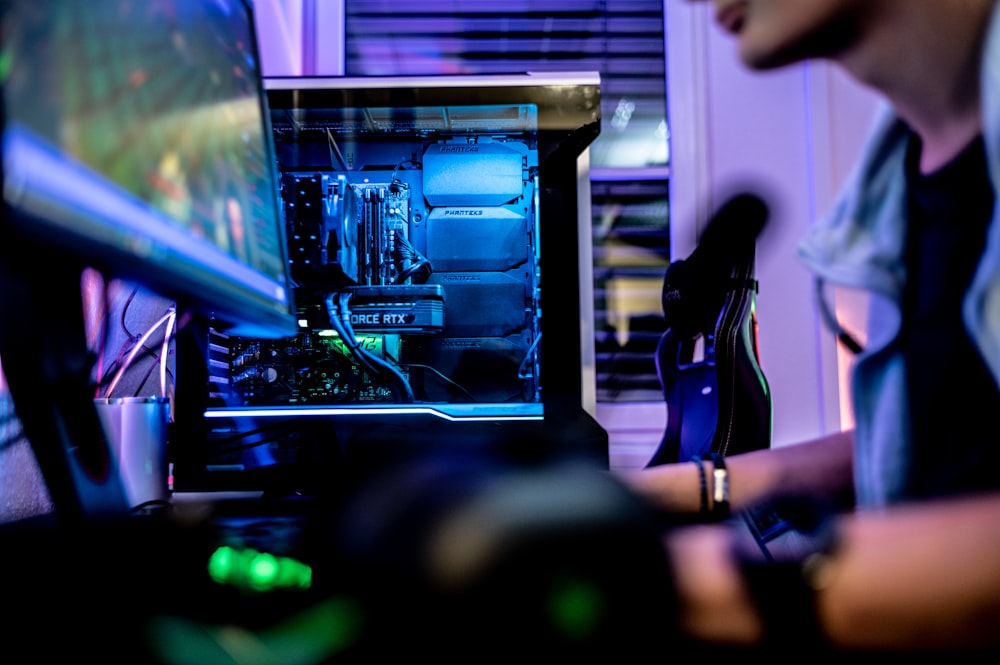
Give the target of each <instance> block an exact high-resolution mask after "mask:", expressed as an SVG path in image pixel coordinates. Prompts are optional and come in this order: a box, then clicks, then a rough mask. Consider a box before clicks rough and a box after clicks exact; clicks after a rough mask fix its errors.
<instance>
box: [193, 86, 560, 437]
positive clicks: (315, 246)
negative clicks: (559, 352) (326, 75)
mask: <svg viewBox="0 0 1000 665" xmlns="http://www.w3.org/2000/svg"><path fill="white" fill-rule="evenodd" d="M272 127H273V130H274V136H275V146H276V151H277V158H278V163H279V170H280V172H281V200H282V204H283V206H284V213H285V221H286V224H287V228H288V233H287V236H288V244H289V248H288V249H289V252H288V253H289V257H290V264H291V271H292V276H293V279H294V283H295V288H296V293H295V295H296V303H297V305H298V308H299V316H300V319H301V325H302V328H301V332H300V333H299V334H298V335H296V336H294V337H290V338H285V339H280V340H263V339H252V338H240V337H230V336H226V335H224V334H221V333H213V335H214V338H213V340H212V348H214V349H215V350H216V361H215V362H213V363H212V365H211V368H210V382H211V385H210V390H211V401H210V406H218V407H225V408H230V409H231V408H234V407H236V408H241V407H247V408H251V409H262V408H267V407H276V408H279V409H280V408H286V407H296V408H301V407H310V406H315V407H344V408H345V409H358V410H364V409H366V408H371V407H385V406H388V405H404V406H405V405H411V406H421V407H426V408H428V409H431V410H434V411H435V412H438V413H439V414H442V415H444V416H445V417H453V418H466V417H470V416H474V417H483V418H494V419H495V418H503V417H513V418H522V417H541V415H542V387H541V384H540V375H541V374H540V364H541V363H542V362H543V360H542V357H541V345H540V344H539V338H540V334H541V307H540V293H541V289H542V277H541V274H540V272H541V271H540V261H539V256H540V243H539V229H538V225H539V210H538V194H537V190H538V186H539V183H538V180H539V144H538V141H539V138H538V109H537V107H536V106H535V105H534V104H482V105H464V104H454V105H450V104H449V105H443V106H437V105H427V106H424V105H415V106H408V107H407V106H404V107H400V106H372V107H330V108H315V107H311V108H308V109H279V108H273V109H272Z"/></svg>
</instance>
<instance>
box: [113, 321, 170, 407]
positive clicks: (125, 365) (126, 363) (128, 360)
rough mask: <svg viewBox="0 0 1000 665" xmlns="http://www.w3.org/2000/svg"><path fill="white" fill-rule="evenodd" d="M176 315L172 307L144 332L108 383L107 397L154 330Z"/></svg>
mask: <svg viewBox="0 0 1000 665" xmlns="http://www.w3.org/2000/svg"><path fill="white" fill-rule="evenodd" d="M174 317H175V312H174V309H173V308H170V310H169V311H168V312H167V313H166V314H164V315H163V316H161V317H160V318H159V319H158V320H157V321H156V323H154V324H153V325H152V326H150V328H149V330H147V331H146V332H145V333H143V335H142V337H140V338H139V340H138V341H137V342H136V343H135V346H133V347H132V352H131V353H129V355H128V357H127V358H126V359H125V361H124V362H123V363H121V365H120V366H119V367H118V371H117V373H116V374H115V377H114V379H112V380H111V383H110V384H108V389H107V390H106V391H105V393H104V396H105V397H111V393H112V392H114V389H115V387H116V386H117V385H118V382H119V381H120V380H121V378H122V376H124V375H125V370H127V369H128V368H129V366H130V365H131V364H132V361H133V360H134V359H135V357H136V356H137V355H138V354H139V351H140V350H142V349H143V348H144V345H145V343H146V342H147V341H149V338H150V337H152V336H153V333H154V332H156V329H157V328H159V327H160V326H162V325H164V324H165V323H167V322H168V321H170V322H172V321H173V319H174ZM171 325H172V323H171ZM164 337H165V339H169V336H167V335H165V336H164Z"/></svg>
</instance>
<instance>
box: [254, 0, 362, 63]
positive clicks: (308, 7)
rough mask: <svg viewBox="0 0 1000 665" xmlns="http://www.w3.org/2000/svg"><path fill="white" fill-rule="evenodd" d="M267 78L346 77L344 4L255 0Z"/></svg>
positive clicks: (333, 0) (322, 0)
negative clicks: (344, 74) (344, 75)
mask: <svg viewBox="0 0 1000 665" xmlns="http://www.w3.org/2000/svg"><path fill="white" fill-rule="evenodd" d="M254 14H255V19H256V21H255V22H256V26H257V40H258V42H259V46H260V56H261V67H262V70H263V73H264V76H312V75H323V76H338V75H342V74H343V73H344V0H254Z"/></svg>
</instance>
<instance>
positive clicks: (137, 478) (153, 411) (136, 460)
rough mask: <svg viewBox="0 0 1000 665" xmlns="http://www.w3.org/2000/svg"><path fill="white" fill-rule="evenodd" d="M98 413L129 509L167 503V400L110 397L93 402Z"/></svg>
mask: <svg viewBox="0 0 1000 665" xmlns="http://www.w3.org/2000/svg"><path fill="white" fill-rule="evenodd" d="M95 404H96V406H97V412H98V414H99V415H100V418H101V423H102V424H103V426H104V431H105V433H106V436H107V438H108V444H109V445H110V446H111V451H112V454H113V455H114V456H115V459H116V461H117V463H118V473H119V476H120V478H121V482H122V486H123V488H124V490H125V498H126V499H127V500H128V502H129V506H131V507H132V508H137V507H140V506H143V505H145V504H148V503H150V502H159V501H166V500H167V498H168V496H169V490H168V485H167V424H168V422H169V420H170V400H169V399H168V398H166V397H109V398H99V399H97V400H95Z"/></svg>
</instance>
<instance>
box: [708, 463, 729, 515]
mask: <svg viewBox="0 0 1000 665" xmlns="http://www.w3.org/2000/svg"><path fill="white" fill-rule="evenodd" d="M702 459H705V460H711V461H712V508H711V510H710V513H711V515H712V517H714V518H715V519H717V520H724V519H726V518H727V517H729V469H727V468H726V460H725V459H724V458H723V457H722V455H720V454H719V453H716V452H711V453H707V454H705V455H703V456H702Z"/></svg>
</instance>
